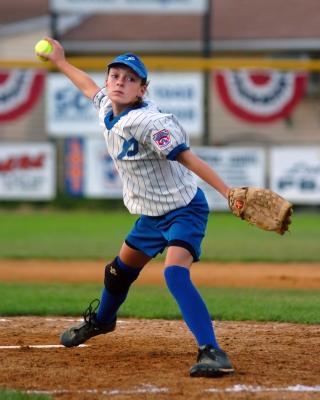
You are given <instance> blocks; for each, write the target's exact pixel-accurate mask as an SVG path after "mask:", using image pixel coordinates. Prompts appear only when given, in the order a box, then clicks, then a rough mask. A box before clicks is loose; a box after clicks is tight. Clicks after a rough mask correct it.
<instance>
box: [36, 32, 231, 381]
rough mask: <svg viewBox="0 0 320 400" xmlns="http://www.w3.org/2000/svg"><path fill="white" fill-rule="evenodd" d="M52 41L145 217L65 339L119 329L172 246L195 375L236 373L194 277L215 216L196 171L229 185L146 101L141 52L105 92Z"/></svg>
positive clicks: (109, 80) (128, 198)
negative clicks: (148, 271)
mask: <svg viewBox="0 0 320 400" xmlns="http://www.w3.org/2000/svg"><path fill="white" fill-rule="evenodd" d="M46 39H47V40H48V41H49V42H50V43H51V44H52V46H53V51H52V52H51V53H50V54H44V53H40V55H42V56H43V57H46V58H48V59H50V60H51V61H52V62H53V63H54V64H55V66H56V67H57V68H58V69H59V70H60V72H61V73H63V74H64V75H65V76H67V77H68V78H69V79H70V80H71V81H72V82H73V84H74V85H75V86H76V87H77V88H78V89H79V90H80V91H81V92H82V93H83V94H84V95H85V96H87V97H88V98H90V99H92V101H93V104H94V106H95V107H96V109H97V110H98V113H99V121H100V124H101V126H102V127H103V129H104V132H103V134H104V138H105V141H106V145H107V149H108V153H109V154H110V156H111V157H112V159H113V161H114V163H115V166H116V168H117V170H118V172H119V175H120V177H121V180H122V182H123V201H124V204H125V206H126V207H127V208H128V210H129V212H130V213H132V214H139V215H140V216H139V218H138V219H137V221H136V223H135V224H134V226H133V228H132V230H131V231H130V232H129V234H128V235H127V237H126V238H125V241H124V243H123V244H122V247H121V248H120V251H119V253H118V255H117V256H116V258H115V259H114V260H113V261H111V262H110V263H109V264H108V265H107V266H106V267H105V279H104V288H103V291H102V294H101V298H100V301H99V300H97V301H96V307H94V301H93V302H92V303H91V304H90V305H89V307H88V309H87V310H86V311H85V313H84V321H83V322H82V323H81V324H79V325H77V326H73V327H71V328H69V329H67V330H66V331H65V332H63V333H62V335H61V343H62V344H63V345H64V346H66V347H72V346H78V345H79V344H81V343H83V342H85V341H87V340H88V339H90V338H91V337H93V336H96V335H100V334H104V333H108V332H112V331H113V330H114V329H115V328H116V320H117V312H118V309H119V307H120V306H121V304H122V303H123V302H124V301H125V299H126V297H127V294H128V291H129V288H130V285H131V284H132V283H133V282H134V281H135V280H136V279H137V278H138V276H139V274H140V272H141V270H142V269H143V267H144V266H145V265H146V264H147V262H148V261H149V260H150V259H152V258H153V257H155V256H156V255H157V254H159V253H162V252H163V251H164V250H165V248H167V253H166V257H165V262H164V264H165V265H164V276H165V281H166V284H167V286H168V288H169V290H170V292H171V294H172V296H173V297H174V298H175V300H176V302H177V304H178V306H179V308H180V310H181V314H182V317H183V319H184V321H185V323H186V324H187V326H188V328H189V329H190V331H191V332H192V334H193V335H194V337H195V340H196V342H197V345H198V357H197V361H196V363H195V364H194V365H193V366H192V367H191V369H190V376H196V377H202V376H205V377H211V376H220V375H224V374H229V373H231V372H233V367H232V365H231V363H230V361H229V359H228V357H227V355H226V353H225V352H224V351H223V350H222V349H221V348H220V346H219V344H218V342H217V339H216V337H215V333H214V329H213V325H212V321H211V318H210V315H209V312H208V309H207V307H206V305H205V303H204V301H203V299H202V298H201V296H200V294H199V292H198V291H197V289H196V288H195V286H194V285H193V283H192V281H191V279H190V268H191V265H192V263H193V262H195V261H198V260H199V257H200V252H201V242H202V239H203V237H204V235H205V230H206V225H207V220H208V214H209V208H208V204H207V201H206V198H205V196H204V194H203V192H202V191H201V189H200V188H198V187H197V185H196V183H195V179H194V175H193V174H192V172H193V173H195V174H196V175H198V176H199V177H200V178H201V179H203V180H204V181H206V182H207V183H208V184H210V185H211V186H212V187H213V188H214V189H215V190H217V191H218V192H219V193H221V194H222V195H223V196H224V197H226V198H227V195H228V191H229V188H228V186H227V185H226V184H225V183H224V182H223V181H222V180H221V179H220V178H219V176H218V175H217V174H216V173H215V172H214V171H213V170H212V169H211V168H210V166H209V165H208V164H207V163H205V162H204V161H202V160H201V159H199V158H198V157H197V156H196V155H195V154H193V153H192V151H191V150H190V147H189V139H188V136H187V134H186V132H185V130H184V129H183V127H182V126H181V125H180V124H179V122H178V120H177V119H176V117H175V116H174V115H172V114H164V113H161V112H160V111H159V109H158V108H157V107H156V105H155V104H154V103H152V102H151V101H146V100H144V95H145V93H146V90H147V85H148V82H147V79H148V76H147V75H148V73H147V69H146V67H145V65H144V64H143V62H142V61H141V60H140V58H139V57H138V56H136V55H135V54H129V53H127V54H121V55H119V56H118V57H116V58H115V59H114V60H113V61H112V62H111V63H110V64H108V65H107V71H106V80H105V87H103V88H102V89H101V88H99V87H98V86H97V85H96V83H95V82H94V81H93V80H92V79H91V78H90V77H89V76H88V75H87V74H86V73H85V72H83V71H81V70H79V69H78V68H76V67H74V66H72V65H71V64H70V63H69V62H68V61H67V60H66V58H65V55H64V49H63V47H62V46H61V45H60V44H59V42H57V41H55V40H53V39H51V38H46Z"/></svg>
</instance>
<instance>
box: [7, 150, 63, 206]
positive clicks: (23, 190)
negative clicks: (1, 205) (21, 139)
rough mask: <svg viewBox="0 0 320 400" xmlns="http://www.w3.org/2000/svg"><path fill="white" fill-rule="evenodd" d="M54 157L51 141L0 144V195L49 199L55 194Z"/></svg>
mask: <svg viewBox="0 0 320 400" xmlns="http://www.w3.org/2000/svg"><path fill="white" fill-rule="evenodd" d="M55 171H56V158H55V148H54V146H53V145H52V144H51V143H3V144H1V146H0V198H1V199H5V200H50V199H52V198H53V197H54V196H55V194H56V179H55V177H56V173H55Z"/></svg>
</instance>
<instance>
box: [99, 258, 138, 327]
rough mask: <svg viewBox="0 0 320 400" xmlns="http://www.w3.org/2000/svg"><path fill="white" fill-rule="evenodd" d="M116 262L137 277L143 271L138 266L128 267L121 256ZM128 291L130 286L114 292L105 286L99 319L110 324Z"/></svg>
mask: <svg viewBox="0 0 320 400" xmlns="http://www.w3.org/2000/svg"><path fill="white" fill-rule="evenodd" d="M116 262H117V265H118V267H119V268H121V269H123V270H124V271H126V272H127V273H128V274H132V275H133V276H135V277H137V276H138V275H139V273H140V271H141V269H138V268H132V267H128V266H127V265H126V264H124V263H123V262H122V261H121V260H120V258H119V257H117V260H116ZM128 291H129V288H128V289H124V290H123V292H121V293H117V294H113V293H110V292H109V291H108V290H107V289H106V288H103V290H102V293H101V297H100V305H99V309H98V312H97V317H96V318H97V321H98V322H100V323H102V324H108V323H109V322H112V321H114V319H115V318H116V315H117V311H118V310H119V308H120V306H121V304H122V303H123V302H124V301H125V299H126V298H127V295H128Z"/></svg>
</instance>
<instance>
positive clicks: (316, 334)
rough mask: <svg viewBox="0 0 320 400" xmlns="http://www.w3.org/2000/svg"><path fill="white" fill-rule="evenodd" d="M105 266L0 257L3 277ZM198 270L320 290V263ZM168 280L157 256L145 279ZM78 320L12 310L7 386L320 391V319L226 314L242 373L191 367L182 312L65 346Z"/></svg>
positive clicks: (139, 393) (190, 392) (2, 353)
mask: <svg viewBox="0 0 320 400" xmlns="http://www.w3.org/2000/svg"><path fill="white" fill-rule="evenodd" d="M102 275H103V263H101V262H74V261H73V262H71V261H70V262H62V261H61V262H52V261H50V262H48V261H20V262H18V261H12V260H9V261H1V262H0V280H1V281H24V282H26V281H29V282H31V281H32V282H46V281H50V282H63V281H64V282H79V281H83V282H100V281H101V280H102ZM193 279H194V281H195V282H196V283H197V284H198V285H204V284H205V285H206V286H225V287H276V288H297V289H305V290H307V289H320V266H319V265H315V264H311V265H310V264H306V265H301V264H286V265H275V264H272V265H266V264H258V265H257V264H255V265H254V264H243V265H239V264H224V265H223V264H222V265H219V264H204V263H199V264H198V265H195V266H194V268H193ZM159 282H163V279H162V267H161V266H160V265H159V264H156V263H154V264H150V266H148V267H147V268H146V269H145V271H143V273H142V275H141V278H140V279H139V281H138V282H137V283H141V284H144V283H149V284H159ZM17 299H18V294H17ZM74 322H75V321H74V320H72V319H71V318H61V317H50V318H40V317H14V318H12V317H10V318H9V317H6V316H2V317H1V318H0V387H2V388H15V389H22V390H25V391H28V392H29V393H38V392H41V393H49V394H51V395H52V397H54V398H56V399H63V400H67V399H72V400H78V399H79V400H84V399H86V400H87V399H92V400H96V399H109V398H113V399H115V400H127V399H159V400H160V399H169V400H171V399H172V400H180V399H187V400H188V399H192V400H193V399H194V400H200V399H201V400H202V399H241V400H242V399H259V400H260V399H270V400H278V399H290V400H291V399H292V400H294V399H312V400H313V399H319V398H320V363H319V348H320V329H319V326H316V325H311V326H310V325H308V326H307V325H297V324H287V323H282V324H275V323H254V322H241V323H239V322H216V323H215V328H216V332H217V336H218V338H219V341H220V343H221V345H222V346H223V348H224V349H225V350H227V352H228V354H229V355H230V358H231V360H232V362H233V364H234V366H235V368H236V372H235V374H233V375H232V376H228V377H224V378H217V379H204V378H201V379H199V378H190V377H189V376H188V370H189V368H190V366H191V365H192V364H193V362H194V361H195V357H196V346H195V343H194V339H193V337H192V336H191V334H190V333H189V331H188V330H187V329H186V327H185V325H184V323H183V322H182V321H160V320H152V321H150V320H149V321H146V320H133V319H124V320H120V321H119V323H118V325H117V329H116V331H115V332H113V333H110V334H108V335H102V336H99V337H96V338H93V339H91V340H90V341H89V342H87V346H86V347H81V348H74V349H67V348H63V347H57V346H59V334H60V332H61V331H62V330H63V329H65V328H66V327H68V326H69V325H70V324H73V323H74ZM34 346H38V347H34Z"/></svg>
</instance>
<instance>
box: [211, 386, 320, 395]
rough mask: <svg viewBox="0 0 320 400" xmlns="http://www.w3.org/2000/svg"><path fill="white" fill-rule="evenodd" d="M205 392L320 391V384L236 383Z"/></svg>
mask: <svg viewBox="0 0 320 400" xmlns="http://www.w3.org/2000/svg"><path fill="white" fill-rule="evenodd" d="M204 392H208V393H238V392H250V393H261V392H300V393H301V392H320V385H319V386H318V385H317V386H305V385H294V386H287V387H264V386H252V385H234V386H232V387H229V388H223V389H218V388H210V389H205V390H204Z"/></svg>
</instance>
